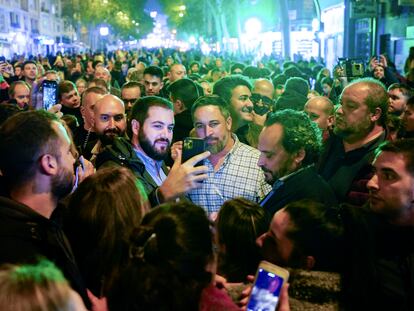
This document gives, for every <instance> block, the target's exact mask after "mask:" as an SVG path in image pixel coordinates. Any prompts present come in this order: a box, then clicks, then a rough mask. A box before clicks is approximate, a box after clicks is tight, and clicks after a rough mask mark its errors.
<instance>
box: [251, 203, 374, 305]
mask: <svg viewBox="0 0 414 311" xmlns="http://www.w3.org/2000/svg"><path fill="white" fill-rule="evenodd" d="M340 220H341V219H340V217H338V213H337V211H336V209H327V208H326V206H325V205H323V204H320V203H316V202H314V201H311V200H300V201H295V202H291V203H289V204H287V205H286V206H284V207H283V208H282V209H280V210H279V211H277V212H276V213H275V214H274V216H273V218H272V221H271V223H270V226H269V231H268V232H266V233H264V234H262V235H261V236H260V237H258V238H257V239H256V243H257V245H258V246H259V248H260V252H261V253H262V256H263V258H264V259H265V260H267V261H269V262H272V263H274V264H276V265H279V266H282V267H287V268H290V269H289V271H290V280H289V283H290V284H289V302H290V304H291V307H292V309H294V310H342V305H341V298H342V296H341V277H340V274H339V273H338V272H340V271H341V269H342V267H343V266H344V255H343V254H344V252H343V248H344V243H343V231H342V223H341V221H340ZM304 288H306V290H304ZM352 288H353V287H352ZM358 306H359V305H358V304H354V305H353V306H352V307H353V308H350V309H349V310H366V309H359V308H358ZM368 309H369V308H368Z"/></svg>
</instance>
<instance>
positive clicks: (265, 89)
mask: <svg viewBox="0 0 414 311" xmlns="http://www.w3.org/2000/svg"><path fill="white" fill-rule="evenodd" d="M274 91H275V88H274V86H273V83H272V82H270V81H269V80H267V79H257V80H256V81H255V82H254V87H253V90H252V93H256V94H260V95H262V96H266V97H269V98H270V99H273V93H274Z"/></svg>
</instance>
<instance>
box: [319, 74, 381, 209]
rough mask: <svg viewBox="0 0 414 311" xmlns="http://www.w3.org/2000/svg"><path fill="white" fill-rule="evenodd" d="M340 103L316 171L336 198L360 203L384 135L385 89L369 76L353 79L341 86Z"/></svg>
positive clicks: (365, 197)
mask: <svg viewBox="0 0 414 311" xmlns="http://www.w3.org/2000/svg"><path fill="white" fill-rule="evenodd" d="M340 104H341V105H340V107H339V108H338V109H337V111H336V117H335V125H334V134H333V135H331V137H330V138H329V140H328V141H327V143H326V148H325V151H324V153H323V155H322V157H321V161H320V168H319V172H320V174H321V176H322V177H323V178H325V180H326V181H327V182H328V183H329V185H330V186H331V187H332V190H333V191H334V193H335V195H336V197H337V199H338V201H339V202H347V203H350V204H353V205H357V206H362V205H363V204H364V203H365V202H366V200H367V199H368V190H367V187H366V185H367V182H368V180H369V179H370V178H371V176H372V170H371V162H372V160H373V158H374V151H375V149H376V148H377V147H378V145H379V144H380V143H382V142H383V141H384V140H385V138H386V132H385V130H384V129H385V126H386V123H387V120H386V117H387V115H386V112H387V110H388V94H387V90H386V89H385V87H384V85H383V84H382V83H381V82H378V81H376V80H374V79H372V78H365V79H360V80H356V81H354V82H352V83H351V84H349V85H348V86H346V87H345V89H344V90H343V92H342V94H341V96H340Z"/></svg>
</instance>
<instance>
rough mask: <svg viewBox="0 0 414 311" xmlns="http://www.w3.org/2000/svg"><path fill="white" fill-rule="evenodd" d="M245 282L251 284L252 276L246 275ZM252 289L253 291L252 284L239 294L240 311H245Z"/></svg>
mask: <svg viewBox="0 0 414 311" xmlns="http://www.w3.org/2000/svg"><path fill="white" fill-rule="evenodd" d="M247 281H249V282H250V283H253V282H254V275H248V276H247ZM252 289H253V285H252V284H249V285H246V288H245V289H244V290H243V291H242V293H241V297H240V300H239V303H238V305H239V307H241V309H242V310H246V308H247V303H248V302H249V296H250V293H251V292H252Z"/></svg>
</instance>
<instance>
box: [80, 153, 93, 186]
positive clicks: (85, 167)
mask: <svg viewBox="0 0 414 311" xmlns="http://www.w3.org/2000/svg"><path fill="white" fill-rule="evenodd" d="M79 162H80V163H82V164H81V165H79V166H78V167H77V168H76V170H77V171H78V177H79V181H78V182H79V183H81V182H82V181H83V180H84V179H85V178H86V177H88V176H90V175H93V174H95V167H94V166H93V164H92V163H91V162H90V161H88V160H86V159H85V158H84V157H83V156H80V157H79Z"/></svg>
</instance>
